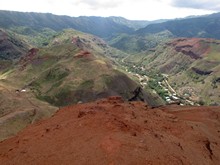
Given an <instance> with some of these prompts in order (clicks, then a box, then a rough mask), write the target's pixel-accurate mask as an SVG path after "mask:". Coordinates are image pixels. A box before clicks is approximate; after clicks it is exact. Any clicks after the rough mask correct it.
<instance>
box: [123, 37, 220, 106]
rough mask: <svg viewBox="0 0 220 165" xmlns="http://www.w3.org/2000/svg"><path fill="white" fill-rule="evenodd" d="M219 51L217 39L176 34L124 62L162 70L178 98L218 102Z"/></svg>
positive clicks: (208, 103) (158, 70)
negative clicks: (167, 40) (174, 37)
mask: <svg viewBox="0 0 220 165" xmlns="http://www.w3.org/2000/svg"><path fill="white" fill-rule="evenodd" d="M219 52H220V41H218V40H214V39H200V38H177V39H173V40H172V41H169V42H167V43H165V44H161V45H160V46H158V47H157V48H155V49H151V50H149V51H146V52H145V53H140V54H139V55H135V56H129V57H128V58H126V60H125V62H127V63H131V64H132V63H133V65H136V66H139V68H140V67H142V68H144V70H145V72H147V71H148V73H158V74H161V73H162V74H164V76H162V77H163V78H164V79H167V80H168V81H169V83H170V84H171V86H172V87H173V88H174V89H175V90H176V92H175V93H177V94H178V95H179V96H180V97H182V98H185V99H187V98H189V99H190V100H191V101H193V102H194V103H199V104H201V105H204V104H205V105H219V104H220V102H219V100H220V95H219V90H218V89H219V87H220V84H219V80H218V79H219V77H220V72H219V71H220V70H219V68H220V58H219V57H220V56H219ZM138 72H143V71H141V69H139V71H138ZM150 76H152V74H151V75H150ZM153 77H154V76H153ZM163 78H162V79H163ZM158 82H159V80H158ZM173 93H174V92H173Z"/></svg>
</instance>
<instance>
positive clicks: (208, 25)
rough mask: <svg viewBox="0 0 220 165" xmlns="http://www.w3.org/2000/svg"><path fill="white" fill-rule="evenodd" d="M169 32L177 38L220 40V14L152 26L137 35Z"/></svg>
mask: <svg viewBox="0 0 220 165" xmlns="http://www.w3.org/2000/svg"><path fill="white" fill-rule="evenodd" d="M165 30H167V31H169V32H170V33H172V34H173V35H174V36H175V37H200V38H201V37H202V38H214V39H220V13H216V14H211V15H205V16H200V17H195V18H185V19H180V20H179V19H177V20H172V21H167V22H163V23H158V24H151V25H148V26H147V27H145V28H142V29H139V30H137V31H136V34H137V35H141V36H142V35H147V34H156V33H159V32H162V31H165Z"/></svg>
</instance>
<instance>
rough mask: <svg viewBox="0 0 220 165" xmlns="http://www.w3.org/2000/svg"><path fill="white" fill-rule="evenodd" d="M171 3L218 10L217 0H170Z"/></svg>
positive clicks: (219, 7)
mask: <svg viewBox="0 0 220 165" xmlns="http://www.w3.org/2000/svg"><path fill="white" fill-rule="evenodd" d="M171 5H173V6H175V7H184V8H192V9H205V10H215V11H219V10H220V1H219V0H171Z"/></svg>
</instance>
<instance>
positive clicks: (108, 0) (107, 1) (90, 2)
mask: <svg viewBox="0 0 220 165" xmlns="http://www.w3.org/2000/svg"><path fill="white" fill-rule="evenodd" d="M124 2H125V0H76V1H74V2H72V4H73V5H76V6H79V5H86V6H88V7H89V8H90V9H93V10H97V9H100V8H102V9H110V8H115V7H118V6H120V5H122V3H124Z"/></svg>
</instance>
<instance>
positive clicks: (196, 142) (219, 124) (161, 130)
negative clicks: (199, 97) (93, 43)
mask: <svg viewBox="0 0 220 165" xmlns="http://www.w3.org/2000/svg"><path fill="white" fill-rule="evenodd" d="M219 110H220V107H179V106H168V107H160V108H155V109H151V108H150V107H149V106H147V105H146V104H144V103H142V102H123V101H122V100H121V98H119V97H110V98H108V99H103V100H99V101H96V102H92V103H87V104H78V105H75V106H69V107H66V108H64V109H62V110H60V111H58V112H57V113H56V114H55V115H54V116H53V117H52V118H50V119H47V120H44V121H41V122H39V123H36V124H33V125H30V126H29V127H27V128H26V129H25V130H23V131H22V132H20V133H19V134H18V135H17V136H15V137H13V138H11V139H8V140H5V141H3V142H1V143H0V164H1V165H4V164H7V165H8V164H16V165H19V164H22V165H25V164H28V165H30V164H48V165H49V164H53V165H56V164H96V165H97V164H102V165H103V164H107V165H113V164H126V165H128V164H139V165H140V164H187V165H188V164H199V165H202V164H218V162H219V161H220V146H219V144H220V111H219Z"/></svg>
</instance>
